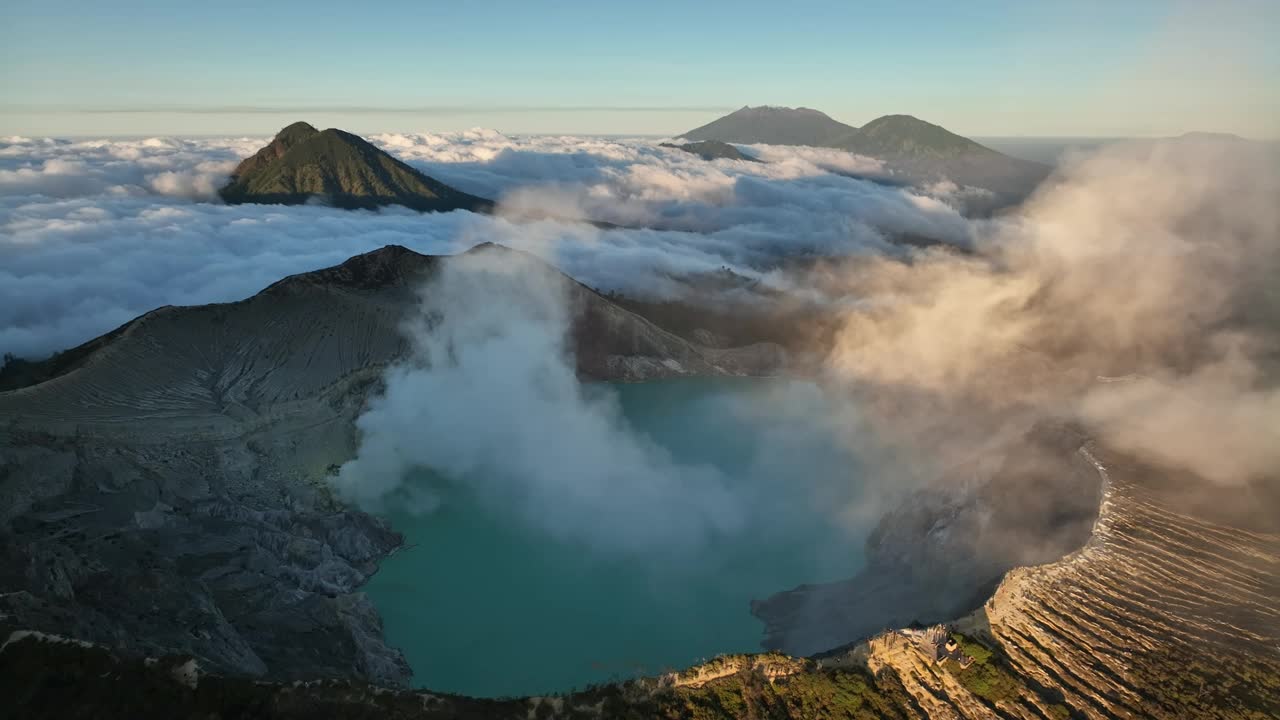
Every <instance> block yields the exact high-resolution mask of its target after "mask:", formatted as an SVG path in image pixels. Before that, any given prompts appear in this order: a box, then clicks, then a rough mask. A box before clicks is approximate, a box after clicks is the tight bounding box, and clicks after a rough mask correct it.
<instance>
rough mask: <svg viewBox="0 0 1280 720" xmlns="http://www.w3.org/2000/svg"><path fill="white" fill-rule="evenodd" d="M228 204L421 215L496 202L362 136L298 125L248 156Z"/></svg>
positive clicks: (225, 193) (226, 192) (226, 194)
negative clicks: (385, 209)
mask: <svg viewBox="0 0 1280 720" xmlns="http://www.w3.org/2000/svg"><path fill="white" fill-rule="evenodd" d="M221 195H222V199H223V200H224V201H226V202H228V203H233V204H234V203H271V204H282V205H299V204H302V203H306V202H310V201H312V200H320V201H322V202H325V203H327V204H329V205H333V206H336V207H341V208H348V209H355V208H364V209H373V208H377V207H381V206H384V205H404V206H405V207H409V208H413V209H414V210H420V211H423V212H447V211H449V210H474V211H488V210H491V209H492V208H493V202H492V201H491V200H486V199H484V198H480V197H476V196H475V195H470V194H467V193H464V192H462V191H461V190H456V189H454V188H452V187H449V186H448V185H445V184H444V183H442V182H440V181H439V180H435V179H433V178H430V177H428V176H426V175H424V174H422V173H421V172H418V171H417V170H415V169H413V168H411V167H409V166H408V165H406V164H404V163H403V162H400V161H399V160H397V159H395V158H394V157H392V156H391V155H388V154H387V153H385V152H383V151H382V150H379V149H378V148H376V147H374V146H373V145H371V144H370V143H369V142H368V141H366V140H365V139H364V138H361V137H359V136H356V135H352V134H351V133H349V132H344V131H342V130H337V129H334V128H330V129H328V130H324V131H320V130H316V129H315V128H314V127H312V126H311V125H308V124H307V123H304V122H297V123H294V124H292V125H290V126H289V127H286V128H285V129H283V130H281V131H280V132H279V134H277V135H276V136H275V138H274V139H272V141H271V143H270V144H268V145H267V146H266V147H264V148H262V149H261V150H259V151H258V152H257V153H255V154H254V155H252V156H251V157H249V158H246V159H245V160H244V161H243V162H241V163H240V165H239V166H238V167H237V168H236V170H235V173H234V174H233V175H232V177H231V182H230V183H229V184H228V185H227V186H226V187H224V188H222V190H221Z"/></svg>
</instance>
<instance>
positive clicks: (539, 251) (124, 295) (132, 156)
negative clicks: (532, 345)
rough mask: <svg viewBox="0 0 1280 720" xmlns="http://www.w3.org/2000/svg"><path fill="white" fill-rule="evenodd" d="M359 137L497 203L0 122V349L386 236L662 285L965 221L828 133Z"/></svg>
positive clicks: (314, 262)
mask: <svg viewBox="0 0 1280 720" xmlns="http://www.w3.org/2000/svg"><path fill="white" fill-rule="evenodd" d="M371 140H372V141H373V142H374V143H376V144H377V145H379V146H381V147H382V148H384V149H386V150H387V151H389V152H391V153H392V154H394V155H396V156H397V157H399V158H401V159H403V160H404V161H406V162H408V163H410V164H412V165H414V166H415V167H418V168H419V169H421V170H423V171H425V172H426V173H428V174H429V175H432V176H433V177H436V178H438V179H440V180H442V181H444V182H446V183H449V184H452V185H454V186H456V187H458V188H459V189H462V190H465V191H468V192H471V193H475V194H477V195H481V196H485V197H491V198H495V199H498V200H500V201H501V208H500V212H499V213H498V215H497V216H484V215H476V214H472V213H467V212H454V213H446V214H434V215H433V214H425V215H424V214H419V213H415V212H412V211H409V210H405V209H399V208H387V209H384V210H381V211H378V212H364V211H360V212H349V211H343V210H337V209H332V208H326V207H321V206H318V205H316V206H298V207H285V206H262V205H239V206H228V205H225V204H222V203H221V202H220V201H219V200H218V198H217V192H216V191H217V189H218V188H219V187H220V186H221V185H222V184H224V183H225V182H226V180H227V178H228V176H229V174H230V172H231V171H232V170H233V169H234V167H235V165H236V163H237V162H238V161H239V160H240V159H241V158H243V157H245V156H247V155H249V154H252V153H253V152H254V151H255V150H256V149H257V148H259V147H261V146H262V145H263V144H265V143H266V142H267V141H268V138H261V137H259V138H204V139H195V138H149V139H96V140H65V139H53V138H22V137H9V138H4V139H2V140H0V259H2V260H3V262H0V353H12V354H14V355H17V356H19V357H41V356H44V355H47V354H49V353H51V352H55V351H58V350H61V349H65V348H67V347H71V346H74V345H76V344H78V343H81V342H84V341H86V340H89V339H91V338H93V337H95V336H97V335H99V334H101V333H103V332H107V331H109V330H111V329H113V328H115V327H117V326H119V325H121V324H122V323H124V322H127V321H128V320H130V319H132V318H134V317H136V316H137V315H139V314H142V313H144V312H147V311H149V310H152V309H154V308H156V307H159V306H162V305H190V304H202V303H210V302H223V301H231V300H238V299H241V298H244V297H248V296H250V295H252V294H254V293H255V292H257V291H259V290H261V289H262V288H264V287H266V286H267V285H269V284H271V283H272V282H274V281H276V280H278V279H280V278H281V277H283V276H285V275H289V274H293V273H298V272H305V271H308V270H314V269H317V268H321V267H326V266H330V265H334V264H337V263H339V262H342V261H343V260H345V259H347V258H349V257H351V256H352V255H355V254H358V253H362V252H366V251H369V250H373V249H376V248H378V247H382V246H384V245H388V244H400V245H404V246H406V247H409V248H412V249H414V250H417V251H419V252H424V253H454V252H458V251H460V250H464V249H466V248H468V247H471V246H473V245H475V244H478V243H481V242H486V241H492V242H497V243H501V244H504V245H508V246H510V247H514V248H519V249H522V250H525V251H528V252H531V253H533V254H535V255H537V256H539V257H542V258H543V259H545V260H547V261H549V262H551V263H552V264H554V265H556V266H557V267H559V268H561V269H562V270H564V271H565V272H567V273H568V274H569V275H571V276H573V277H574V278H576V279H578V280H580V281H582V282H584V283H587V284H589V285H592V286H594V287H598V288H600V289H603V290H617V291H621V292H625V293H627V294H630V295H640V296H649V297H654V296H665V295H667V294H670V293H672V292H676V291H678V289H679V284H678V283H676V282H673V279H678V278H680V277H684V276H687V275H690V274H696V273H701V272H707V271H714V270H717V269H720V268H722V267H727V268H730V269H732V270H734V271H736V272H738V273H740V274H742V275H743V276H745V277H748V278H760V277H764V276H766V275H767V274H768V270H769V269H770V268H771V267H773V266H775V265H776V264H777V262H778V261H779V260H780V259H782V258H786V257H792V256H797V255H814V254H818V255H849V254H859V253H868V252H872V253H877V252H885V251H892V250H893V245H892V243H891V241H892V240H893V239H894V238H897V237H902V236H904V235H910V236H917V237H919V236H924V237H930V238H935V239H941V240H945V241H950V242H954V243H957V244H963V243H966V242H968V240H969V237H970V234H971V228H970V226H969V224H968V223H967V222H966V221H965V219H964V218H963V217H961V215H960V214H959V213H958V212H957V210H956V207H959V206H960V200H958V199H957V198H958V195H957V189H956V188H955V187H952V186H946V185H945V184H944V185H939V186H936V187H933V188H930V189H928V190H919V191H911V190H908V189H904V188H899V187H892V186H889V185H886V184H882V183H878V182H875V181H872V180H868V179H865V178H867V177H873V178H874V177H876V176H877V174H878V173H881V171H882V168H881V166H880V164H879V163H878V162H877V161H875V160H872V159H870V158H865V157H859V156H855V155H851V154H849V153H844V152H840V151H836V150H823V149H814V148H781V147H766V146H761V147H755V148H750V149H749V151H751V152H753V153H756V154H757V155H759V156H760V157H762V158H763V159H766V160H768V162H767V163H749V162H740V161H731V160H720V161H715V162H707V161H704V160H702V159H700V158H698V157H696V156H694V155H691V154H688V153H685V152H682V151H680V150H676V149H671V148H663V147H659V146H658V144H657V141H655V140H652V139H639V140H634V139H633V140H627V139H603V138H582V137H508V136H505V135H502V134H500V133H497V132H494V131H491V130H473V131H468V132H458V133H441V134H428V133H423V134H396V135H375V136H373V137H372V138H371ZM576 218H589V219H591V220H595V221H600V222H603V223H613V224H617V225H622V226H625V227H621V228H617V229H606V228H602V227H597V226H594V225H591V224H587V223H582V222H575V221H574V219H576Z"/></svg>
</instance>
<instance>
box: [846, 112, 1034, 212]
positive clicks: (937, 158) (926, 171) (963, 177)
mask: <svg viewBox="0 0 1280 720" xmlns="http://www.w3.org/2000/svg"><path fill="white" fill-rule="evenodd" d="M833 145H834V147H838V148H840V149H842V150H848V151H850V152H854V153H857V154H859V155H866V156H868V157H873V158H876V159H878V160H883V161H884V162H886V163H888V164H889V166H890V167H892V168H893V169H894V170H895V171H897V172H899V173H902V174H905V175H906V176H908V177H911V178H913V179H916V180H939V179H944V178H945V179H948V180H951V181H953V182H956V183H959V184H961V185H971V186H973V187H979V188H984V189H987V190H990V191H992V192H994V193H997V194H1001V195H1023V194H1026V193H1027V192H1029V191H1030V190H1031V189H1033V188H1034V187H1035V186H1036V185H1037V184H1039V182H1040V181H1041V180H1043V179H1045V177H1047V176H1048V175H1049V171H1050V168H1049V167H1048V166H1047V165H1042V164H1040V163H1036V162H1031V161H1030V160H1023V159H1020V158H1015V157H1010V156H1008V155H1005V154H1004V153H1001V152H997V151H995V150H992V149H991V148H989V147H987V146H985V145H982V144H979V143H977V142H974V141H973V140H970V139H969V138H967V137H963V136H961V135H957V134H955V133H953V132H951V131H950V130H947V129H946V128H943V127H940V126H938V125H934V124H933V123H928V122H925V121H924V120H921V119H919V118H916V117H912V116H911V115H885V116H884V117H879V118H876V119H875V120H872V121H871V122H869V123H867V124H866V125H863V126H862V127H861V128H858V129H857V130H854V131H853V132H851V133H849V134H847V135H845V136H844V137H843V138H841V139H840V140H838V141H837V142H835V143H833Z"/></svg>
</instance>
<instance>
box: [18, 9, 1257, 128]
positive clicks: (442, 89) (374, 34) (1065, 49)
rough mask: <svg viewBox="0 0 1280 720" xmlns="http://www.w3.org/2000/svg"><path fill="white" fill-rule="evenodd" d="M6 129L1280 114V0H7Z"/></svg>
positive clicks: (1224, 124)
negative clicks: (782, 109) (778, 113)
mask: <svg viewBox="0 0 1280 720" xmlns="http://www.w3.org/2000/svg"><path fill="white" fill-rule="evenodd" d="M4 16H5V22H4V23H3V24H0V134H9V133H18V134H26V135H43V134H61V135H85V134H89V135H92V134H104V135H108V134H109V135H119V134H155V133H172V134H208V133H269V132H272V131H274V130H276V129H278V128H279V127H280V126H282V125H283V124H285V123H287V122H289V121H292V120H294V119H299V118H304V119H307V120H310V121H311V122H313V123H314V124H317V125H340V126H342V127H346V128H349V129H352V130H355V131H359V132H372V131H377V130H388V131H390V130H401V131H403V130H450V129H461V128H466V127H473V126H485V127H493V128H497V129H499V130H503V131H506V132H566V133H585V132H595V133H647V134H668V133H676V132H680V131H683V130H687V129H689V128H691V127H693V126H696V125H699V124H702V123H704V122H707V121H709V120H711V119H713V118H715V117H717V116H718V115H721V114H723V113H724V112H726V111H728V110H730V109H733V108H737V107H740V106H742V105H744V104H750V105H759V104H773V105H792V106H794V105H804V106H808V107H815V108H818V109H820V110H823V111H825V112H827V113H828V114H830V115H832V116H833V117H836V118H837V119H839V120H842V121H845V122H848V123H850V124H854V125H859V124H862V123H865V122H867V121H868V120H871V119H873V118H875V117H877V116H879V115H883V114H887V113H899V112H902V113H910V114H914V115H917V116H920V117H923V118H925V119H928V120H931V121H933V122H937V123H940V124H942V125H945V126H947V127H949V128H951V129H953V130H955V131H957V132H961V133H964V134H968V135H977V136H996V135H1028V136H1143V135H1165V134H1176V133H1181V132H1184V131H1188V130H1210V131H1226V132H1236V133H1240V134H1243V135H1248V136H1253V137H1276V136H1280V82H1276V78H1277V77H1280V50H1278V49H1277V46H1276V45H1277V44H1275V43H1269V42H1268V40H1269V38H1268V33H1269V32H1274V31H1275V29H1276V28H1277V27H1280V2H1273V1H1267V0H1260V1H1256V2H1254V1H1249V0H1239V1H1236V2H1230V1H1229V2H1214V3H1207V2H1206V3H1177V2H1168V1H1165V2H1158V1H1154V0H1152V1H1148V0H1126V2H1120V3H1115V2H1094V1H1092V0H1077V1H1075V2H1064V3H1050V2H1025V1H1023V2H994V1H989V2H983V1H972V0H971V1H969V2H920V1H917V2H854V1H852V0H843V1H835V0H832V1H829V2H813V1H811V0H792V1H790V2H786V3H781V2H776V1H775V2H762V1H759V0H738V1H737V2H732V3H727V2H700V3H690V2H666V1H664V0H659V1H652V2H645V3H636V2H627V3H622V2H602V1H600V0H594V1H591V2H587V1H582V0H563V1H561V2H531V1H529V0H525V1H524V2H508V1H507V0H490V1H489V2H467V1H466V0H452V1H451V2H434V1H420V2H392V3H351V2H343V3H335V2H327V1H311V2H297V1H295V0H285V1H280V2H262V1H261V0H260V1H259V2H240V1H238V0H229V1H224V2H218V3H179V2H148V1H139V0H123V1H118V2H110V3H104V2H84V1H81V0H7V1H6V3H5V12H4Z"/></svg>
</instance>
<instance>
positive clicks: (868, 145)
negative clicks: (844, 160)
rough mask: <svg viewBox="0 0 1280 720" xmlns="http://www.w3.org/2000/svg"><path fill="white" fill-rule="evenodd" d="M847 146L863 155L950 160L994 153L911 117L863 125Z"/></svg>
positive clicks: (898, 116)
mask: <svg viewBox="0 0 1280 720" xmlns="http://www.w3.org/2000/svg"><path fill="white" fill-rule="evenodd" d="M847 144H848V145H850V146H851V147H850V148H849V149H851V150H854V151H855V152H862V154H865V155H874V154H877V153H879V154H897V153H907V154H913V155H918V154H931V155H940V156H952V155H961V154H965V153H984V152H988V153H991V152H995V151H994V150H991V149H989V148H987V147H985V146H983V145H979V144H978V143H976V142H974V141H973V140H970V139H969V138H967V137H963V136H961V135H957V134H955V133H953V132H951V131H950V130H947V129H946V128H944V127H942V126H940V125H934V124H933V123H929V122H925V121H924V120H921V119H920V118H918V117H915V116H913V115H884V116H882V117H878V118H876V119H875V120H872V121H871V122H869V123H867V124H866V125H863V126H862V128H861V129H860V130H858V132H857V134H856V135H855V136H854V137H852V138H850V139H849V142H848V143H847ZM877 156H878V155H877Z"/></svg>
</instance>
